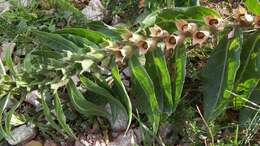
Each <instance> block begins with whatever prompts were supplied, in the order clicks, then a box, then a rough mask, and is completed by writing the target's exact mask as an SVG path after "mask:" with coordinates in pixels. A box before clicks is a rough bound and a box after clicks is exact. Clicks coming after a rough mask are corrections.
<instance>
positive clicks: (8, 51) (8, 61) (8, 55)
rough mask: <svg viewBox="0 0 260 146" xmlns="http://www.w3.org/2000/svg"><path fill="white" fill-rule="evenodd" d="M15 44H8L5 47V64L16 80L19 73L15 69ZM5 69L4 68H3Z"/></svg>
mask: <svg viewBox="0 0 260 146" xmlns="http://www.w3.org/2000/svg"><path fill="white" fill-rule="evenodd" d="M14 47H15V44H14V43H7V44H5V45H3V48H2V49H3V63H4V64H5V65H6V66H7V67H8V69H9V70H10V72H11V74H12V76H13V77H14V78H16V77H17V72H16V70H15V67H14V63H13V60H12V54H13V51H14ZM3 69H4V68H3Z"/></svg>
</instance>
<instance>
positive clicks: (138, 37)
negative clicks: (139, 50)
mask: <svg viewBox="0 0 260 146" xmlns="http://www.w3.org/2000/svg"><path fill="white" fill-rule="evenodd" d="M129 41H130V42H131V43H133V44H139V43H140V42H142V41H145V38H144V36H142V35H140V34H137V33H133V35H132V37H130V38H129Z"/></svg>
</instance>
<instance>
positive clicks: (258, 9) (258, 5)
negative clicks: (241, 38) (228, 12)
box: [245, 0, 260, 15]
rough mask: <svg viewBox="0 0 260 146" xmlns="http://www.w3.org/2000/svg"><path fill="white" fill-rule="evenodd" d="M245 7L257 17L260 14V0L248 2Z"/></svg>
mask: <svg viewBox="0 0 260 146" xmlns="http://www.w3.org/2000/svg"><path fill="white" fill-rule="evenodd" d="M245 5H246V7H247V9H248V11H249V12H251V13H254V14H256V15H259V14H260V2H259V0H246V1H245Z"/></svg>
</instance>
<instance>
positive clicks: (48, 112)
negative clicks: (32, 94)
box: [40, 92, 64, 134]
mask: <svg viewBox="0 0 260 146" xmlns="http://www.w3.org/2000/svg"><path fill="white" fill-rule="evenodd" d="M40 96H41V106H42V109H43V114H44V116H45V117H46V119H47V121H48V122H49V123H50V126H51V127H52V128H54V129H55V130H57V131H58V132H59V133H61V134H64V133H63V132H62V131H61V130H60V129H61V128H60V127H59V126H58V125H57V124H56V122H55V121H54V120H53V117H54V116H53V115H52V113H51V110H50V108H49V106H48V104H47V102H46V99H45V97H46V92H45V93H41V94H40Z"/></svg>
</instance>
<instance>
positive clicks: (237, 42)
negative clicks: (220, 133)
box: [201, 29, 242, 121]
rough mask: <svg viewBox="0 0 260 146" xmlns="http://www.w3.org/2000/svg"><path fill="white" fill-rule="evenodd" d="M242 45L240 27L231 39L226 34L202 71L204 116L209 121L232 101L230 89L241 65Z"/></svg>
mask: <svg viewBox="0 0 260 146" xmlns="http://www.w3.org/2000/svg"><path fill="white" fill-rule="evenodd" d="M241 45H242V41H241V30H240V29H236V30H235V34H234V37H233V38H231V39H229V38H227V35H224V36H223V37H222V38H221V40H220V42H219V44H218V46H217V47H216V48H215V52H213V54H212V55H211V57H210V58H209V60H208V63H207V65H206V67H205V68H204V69H203V71H202V73H201V76H202V81H203V102H204V116H205V118H206V119H207V120H209V121H211V120H214V119H215V118H216V117H217V116H218V115H219V114H221V113H223V110H224V109H225V106H226V105H227V103H228V102H229V101H230V91H232V90H233V86H234V81H235V77H236V73H237V70H238V68H239V65H240V53H241V48H242V46H241Z"/></svg>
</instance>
